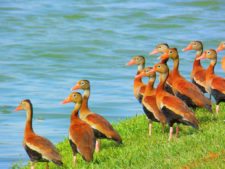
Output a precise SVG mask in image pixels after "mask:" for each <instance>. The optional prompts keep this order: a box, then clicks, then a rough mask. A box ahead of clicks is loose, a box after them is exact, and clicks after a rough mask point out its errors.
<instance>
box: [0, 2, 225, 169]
mask: <svg viewBox="0 0 225 169" xmlns="http://www.w3.org/2000/svg"><path fill="white" fill-rule="evenodd" d="M224 5H225V2H224V1H223V0H217V1H209V0H208V1H205V0H204V1H203V0H197V1H193V0H187V1H185V2H181V1H178V0H172V1H169V2H168V1H166V0H162V1H160V3H159V2H157V1H152V2H146V1H138V2H136V1H134V0H132V1H120V0H113V1H103V0H100V1H97V2H94V1H90V0H86V1H78V2H75V1H72V0H71V1H60V0H58V1H54V2H53V1H50V0H45V1H34V0H31V1H24V0H17V1H9V0H1V2H0V22H1V25H0V55H1V60H0V64H1V70H0V93H1V97H0V168H1V169H3V168H10V167H11V166H12V164H13V163H16V162H20V161H22V162H27V160H28V157H27V155H26V153H25V151H24V150H23V148H22V139H23V130H24V123H25V112H22V111H21V112H13V109H15V107H16V106H17V105H18V104H19V102H20V101H21V100H22V99H27V98H28V99H31V101H32V103H33V107H34V113H35V114H34V130H35V131H36V132H37V133H38V134H40V135H43V136H45V137H47V138H49V139H51V140H52V141H53V142H54V143H57V142H59V141H61V140H62V139H64V138H65V137H67V131H68V126H69V115H70V112H71V110H72V108H73V105H72V104H69V105H61V104H60V101H62V100H63V99H64V98H65V97H67V95H68V94H69V93H70V88H71V87H72V86H73V85H74V84H75V83H76V82H77V81H78V80H79V79H89V80H90V81H91V100H90V107H91V109H92V110H93V111H94V112H98V113H100V114H101V115H103V116H105V117H106V118H107V119H109V120H110V121H114V122H117V121H118V120H121V119H123V118H127V117H131V116H134V115H136V114H139V113H142V109H141V106H140V105H139V104H138V103H137V101H136V100H135V98H134V97H133V92H132V83H133V82H132V80H133V77H134V75H135V72H136V67H132V68H131V67H129V68H127V67H125V66H124V65H125V63H126V62H128V61H129V59H130V58H131V57H132V56H134V55H137V54H141V55H145V56H146V57H147V63H148V65H150V64H151V65H152V64H153V63H155V62H157V60H156V57H149V56H148V52H149V51H150V50H152V49H153V48H154V46H155V45H156V44H157V43H160V42H167V43H169V44H170V45H171V46H174V47H177V48H178V49H179V51H181V49H182V48H184V47H186V45H187V44H188V43H189V42H190V41H191V40H202V41H203V42H204V44H205V48H215V47H216V46H217V45H218V43H219V42H220V41H221V40H224V39H225V37H224V34H225V30H224V27H225V17H224ZM223 54H224V53H223ZM194 55H195V54H194V52H186V53H183V52H180V57H181V64H180V65H181V72H182V74H183V75H184V76H185V77H187V78H188V79H189V74H190V71H191V68H192V66H191V65H192V61H193V58H194ZM219 56H220V57H219V58H220V59H221V57H222V53H220V54H219ZM207 64H208V61H204V65H205V66H206V65H207ZM170 65H171V64H170ZM216 72H217V73H218V74H220V75H222V76H224V73H223V72H222V70H221V69H220V65H218V66H217V69H216Z"/></svg>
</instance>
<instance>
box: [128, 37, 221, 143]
mask: <svg viewBox="0 0 225 169" xmlns="http://www.w3.org/2000/svg"><path fill="white" fill-rule="evenodd" d="M224 49H225V42H221V43H220V44H219V47H218V48H217V50H214V49H209V50H205V51H203V43H202V42H201V41H192V42H191V43H190V44H189V45H188V46H187V47H186V48H184V49H183V51H188V50H195V51H196V57H195V59H194V63H193V69H192V72H191V80H192V83H191V82H189V81H188V80H186V79H185V78H184V77H183V76H182V75H181V74H180V72H179V54H178V51H177V49H176V48H170V47H169V45H168V44H166V43H161V44H158V45H157V46H156V48H155V49H154V50H153V51H152V52H150V55H153V54H157V53H162V55H161V56H160V57H159V59H160V62H159V63H157V64H155V65H154V66H153V67H146V68H145V57H143V56H140V55H138V56H134V57H133V58H132V59H131V60H130V61H129V62H128V63H127V65H128V66H131V65H137V67H138V70H137V74H136V76H135V78H134V86H133V89H134V90H133V91H134V96H135V97H136V99H137V100H138V101H139V102H140V103H141V105H142V107H143V110H144V112H145V114H146V116H147V118H148V119H149V135H151V133H152V122H159V123H161V124H162V129H163V131H164V126H165V124H166V123H167V124H168V125H169V126H170V131H169V141H170V140H171V139H172V136H173V125H174V123H177V124H180V123H182V124H184V125H189V126H192V127H194V128H198V127H199V125H198V124H199V122H198V120H197V118H196V117H195V114H194V110H195V109H196V108H197V107H201V108H205V109H206V110H208V111H209V112H212V103H211V96H213V97H214V99H215V101H216V114H218V112H219V103H220V102H223V101H225V79H224V78H222V77H220V76H217V75H216V74H215V72H214V68H215V66H216V63H217V52H219V51H222V50H224ZM169 59H172V60H173V68H172V70H171V71H169V68H168V66H167V61H168V60H169ZM202 59H209V60H210V65H209V66H208V68H207V69H204V68H203V67H202V65H201V62H200V60H202ZM222 68H223V69H224V71H225V57H224V58H223V59H222ZM156 73H159V81H160V82H159V84H158V86H157V88H154V82H155V79H156ZM143 77H148V78H149V81H148V83H147V84H144V83H143V82H142V78H143ZM204 93H209V95H210V98H207V97H206V96H205V95H204ZM178 134H179V127H178V126H177V127H176V136H178Z"/></svg>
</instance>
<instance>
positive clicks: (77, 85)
mask: <svg viewBox="0 0 225 169" xmlns="http://www.w3.org/2000/svg"><path fill="white" fill-rule="evenodd" d="M77 89H80V85H79V84H76V85H75V86H73V87H72V89H71V90H77Z"/></svg>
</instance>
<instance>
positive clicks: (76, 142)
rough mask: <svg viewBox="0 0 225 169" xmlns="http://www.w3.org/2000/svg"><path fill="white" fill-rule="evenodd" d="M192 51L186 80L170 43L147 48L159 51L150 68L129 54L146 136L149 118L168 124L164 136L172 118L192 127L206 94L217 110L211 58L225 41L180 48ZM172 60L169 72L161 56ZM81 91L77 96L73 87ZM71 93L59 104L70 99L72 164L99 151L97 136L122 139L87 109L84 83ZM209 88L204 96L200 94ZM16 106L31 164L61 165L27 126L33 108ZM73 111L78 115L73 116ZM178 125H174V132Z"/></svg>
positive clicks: (224, 84) (221, 83) (221, 86)
mask: <svg viewBox="0 0 225 169" xmlns="http://www.w3.org/2000/svg"><path fill="white" fill-rule="evenodd" d="M188 50H196V57H195V60H194V63H193V70H192V72H191V79H192V83H191V82H189V81H187V80H186V79H185V78H184V77H183V76H182V75H181V74H180V72H179V55H178V51H177V49H176V48H170V47H169V45H168V44H166V43H162V44H159V45H157V46H156V48H155V49H154V50H153V51H152V52H151V53H150V55H152V54H157V53H162V55H161V56H160V57H159V58H160V59H161V61H160V63H157V64H155V65H154V66H153V67H145V57H143V56H140V55H138V56H134V57H133V58H132V59H131V60H130V61H129V62H128V63H127V65H128V66H131V65H137V67H138V70H137V74H136V76H135V78H134V87H133V89H134V90H133V92H134V96H135V97H136V98H137V100H138V101H139V102H140V103H141V105H142V106H143V110H144V112H145V114H146V116H147V118H148V119H149V135H151V134H152V122H153V121H154V122H159V123H161V124H162V129H163V130H164V127H165V125H166V124H168V125H169V126H170V131H169V141H170V140H171V139H172V136H173V125H174V123H177V124H179V123H182V124H184V125H190V126H192V127H194V128H198V123H199V122H198V120H197V118H196V117H195V114H194V110H195V108H196V107H202V108H205V109H207V110H208V111H210V112H212V103H211V96H213V97H214V99H215V101H216V113H218V112H219V103H220V102H222V101H225V79H224V78H222V77H219V76H217V75H216V74H215V73H214V68H215V65H216V63H217V52H219V51H222V50H225V42H221V43H220V45H219V47H218V48H217V50H214V49H209V50H206V51H204V52H203V44H202V42H200V41H193V42H191V43H190V44H189V45H188V46H187V47H186V48H184V49H183V51H188ZM169 59H172V60H173V63H174V65H173V69H172V70H171V71H169V68H168V66H167V61H168V60H169ZM202 59H210V65H209V66H208V68H207V69H204V68H203V67H202V66H201V63H200V60H202ZM222 68H223V69H224V70H225V57H224V58H223V59H222ZM156 73H159V80H160V82H159V84H158V86H157V88H154V83H155V79H156ZM143 77H148V78H149V81H148V83H147V84H144V83H143V82H142V78H143ZM78 89H81V90H83V91H84V93H83V96H82V95H81V94H80V93H79V92H75V91H74V90H78ZM72 90H73V92H72V93H71V94H70V95H69V96H68V97H67V98H66V99H65V100H64V101H63V102H62V104H67V103H74V104H75V107H74V109H73V110H72V113H71V117H70V127H69V143H70V146H71V149H72V152H73V165H75V164H76V155H77V154H78V153H79V154H81V156H82V158H83V159H84V160H85V161H87V162H89V161H92V160H93V154H94V152H99V150H100V139H103V138H106V139H111V140H113V141H115V142H116V143H118V144H121V143H122V138H121V136H120V135H119V133H118V132H117V131H116V130H115V129H114V128H113V127H112V125H111V124H110V123H109V122H108V121H107V120H106V119H105V118H104V117H102V116H100V115H99V114H96V113H94V112H92V111H91V110H90V109H89V107H88V100H89V97H90V82H89V81H88V80H80V81H78V82H77V84H76V85H75V86H74V87H73V88H72ZM204 93H209V95H210V98H207V97H205V96H204ZM15 110H16V111H19V110H25V111H26V125H25V130H24V142H23V146H24V148H25V150H26V152H27V154H28V156H29V158H30V160H31V169H34V168H35V165H34V164H35V163H36V162H46V169H47V168H49V166H48V162H49V161H52V162H53V163H55V164H56V165H59V166H62V165H63V162H62V158H61V155H60V154H59V152H58V150H57V149H56V147H55V146H54V145H53V144H52V143H51V142H50V141H49V140H48V139H46V138H44V137H41V136H39V135H37V134H35V132H34V131H33V126H32V118H33V107H32V103H31V101H30V100H28V99H26V100H23V101H21V103H20V104H19V106H18V107H17V108H16V109H15ZM78 113H79V115H78ZM178 133H179V128H178V126H177V127H176V136H178Z"/></svg>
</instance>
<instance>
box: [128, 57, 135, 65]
mask: <svg viewBox="0 0 225 169" xmlns="http://www.w3.org/2000/svg"><path fill="white" fill-rule="evenodd" d="M135 64H136V62H135V60H134V59H131V60H130V61H129V62H128V63H127V66H132V65H135Z"/></svg>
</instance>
